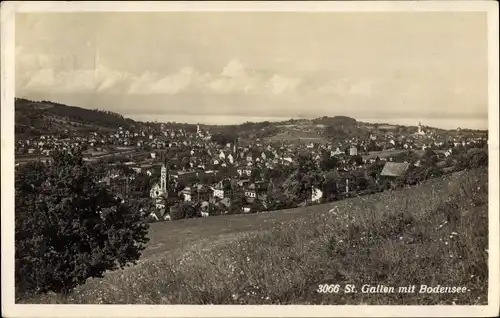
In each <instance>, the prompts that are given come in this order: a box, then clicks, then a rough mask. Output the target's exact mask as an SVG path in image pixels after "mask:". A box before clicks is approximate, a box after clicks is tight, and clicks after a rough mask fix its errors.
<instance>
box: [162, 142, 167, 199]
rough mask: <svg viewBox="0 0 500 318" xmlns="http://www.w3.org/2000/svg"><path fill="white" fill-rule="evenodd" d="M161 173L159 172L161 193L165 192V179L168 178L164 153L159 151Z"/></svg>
mask: <svg viewBox="0 0 500 318" xmlns="http://www.w3.org/2000/svg"><path fill="white" fill-rule="evenodd" d="M161 162H162V166H161V173H160V188H161V191H162V192H163V194H167V191H168V189H167V179H168V172H167V165H166V159H165V153H164V152H163V151H162V152H161Z"/></svg>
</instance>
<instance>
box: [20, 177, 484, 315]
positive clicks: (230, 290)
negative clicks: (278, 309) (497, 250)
mask: <svg viewBox="0 0 500 318" xmlns="http://www.w3.org/2000/svg"><path fill="white" fill-rule="evenodd" d="M487 178H488V173H487V169H485V168H482V169H476V170H470V171H462V172H457V173H454V174H452V175H447V176H445V177H442V178H439V179H434V180H429V181H427V182H424V183H422V184H420V185H418V186H415V187H409V188H404V189H399V190H394V191H386V192H383V193H378V194H375V195H371V196H366V197H357V198H351V199H346V200H343V201H339V202H334V203H329V204H323V205H315V206H309V207H306V208H298V209H292V210H284V211H275V212H268V213H259V214H248V215H233V216H227V215H226V216H217V217H209V218H203V219H185V220H179V221H173V222H163V223H155V224H152V225H151V228H150V232H149V236H150V242H149V243H148V247H147V249H146V250H145V251H144V253H143V256H142V258H141V260H140V261H139V263H138V264H137V265H134V266H131V267H128V268H125V269H124V270H117V271H113V272H109V273H107V274H106V275H105V276H104V277H103V278H93V279H89V280H88V281H87V282H86V283H85V284H84V285H81V286H79V287H77V288H76V289H75V290H74V291H72V292H71V293H70V294H67V295H62V294H46V295H44V296H40V297H37V298H36V299H30V300H27V301H23V302H24V303H78V304H335V305H344V304H369V305H376V304H385V305H390V304H396V305H397V304H400V305H403V304H404V305H416V304H425V305H435V304H449V305H451V304H457V305H458V304H464V305H465V304H466V305H472V304H486V303H487V288H488V267H487V265H488V179H487ZM325 284H327V285H330V284H331V285H332V286H335V285H339V286H340V291H339V292H338V293H336V292H334V291H333V290H334V288H331V289H329V291H327V292H325V293H319V292H317V291H318V288H319V285H325ZM346 284H352V285H354V286H356V289H357V292H356V293H345V289H344V286H345V285H346ZM363 284H371V285H372V286H376V285H377V284H383V285H385V286H393V287H395V288H396V290H397V289H398V287H400V286H408V285H413V284H414V285H416V286H417V290H416V291H415V293H376V294H373V293H372V294H367V293H362V292H361V287H362V285H363ZM421 284H425V285H428V286H437V285H441V286H459V287H461V286H464V287H466V289H467V291H466V292H465V293H459V294H450V293H448V294H444V293H443V294H439V293H438V294H428V293H418V289H419V288H418V287H419V286H420V285H421Z"/></svg>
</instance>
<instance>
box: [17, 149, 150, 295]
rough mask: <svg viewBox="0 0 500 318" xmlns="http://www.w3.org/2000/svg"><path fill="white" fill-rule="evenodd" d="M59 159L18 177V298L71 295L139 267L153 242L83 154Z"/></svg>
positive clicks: (140, 220)
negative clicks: (111, 273) (107, 275)
mask: <svg viewBox="0 0 500 318" xmlns="http://www.w3.org/2000/svg"><path fill="white" fill-rule="evenodd" d="M53 159H54V160H53V163H52V164H51V165H45V164H42V163H38V162H37V163H33V164H29V165H27V166H25V167H23V168H22V169H20V170H19V171H18V172H17V176H16V183H15V196H16V212H15V245H16V251H15V261H16V264H15V282H16V296H17V297H20V296H22V295H26V294H33V293H40V292H46V291H55V292H68V291H70V290H71V289H72V288H74V287H75V286H76V285H78V284H81V283H83V282H85V280H86V279H87V278H88V277H99V276H102V274H103V273H104V271H106V270H110V269H114V268H116V267H117V266H119V267H124V266H125V265H127V264H130V263H135V262H136V261H137V260H138V259H139V257H140V255H141V251H142V250H143V249H144V244H145V243H146V242H147V240H148V238H147V228H148V227H147V224H146V223H145V220H144V219H143V217H142V216H141V215H140V213H139V212H138V211H133V210H132V209H131V208H130V207H129V206H128V205H126V204H123V203H121V200H120V199H118V198H116V197H114V196H113V195H112V194H111V193H110V192H109V191H107V189H106V188H104V187H103V186H102V185H100V184H98V183H97V182H96V181H95V176H94V169H93V167H92V166H90V165H85V164H84V163H83V160H82V155H81V153H78V154H75V155H72V154H68V153H55V154H54V157H53Z"/></svg>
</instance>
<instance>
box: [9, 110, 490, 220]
mask: <svg viewBox="0 0 500 318" xmlns="http://www.w3.org/2000/svg"><path fill="white" fill-rule="evenodd" d="M51 120H52V122H54V121H63V122H64V121H68V118H64V117H60V118H57V117H56V118H55V119H54V118H52V119H51ZM77 125H78V124H75V126H77ZM127 126H128V127H123V126H118V127H116V128H115V129H100V128H96V129H86V130H85V131H84V132H79V131H78V130H77V129H75V130H74V131H72V129H71V128H70V129H64V130H61V131H59V130H58V131H56V132H53V133H42V134H32V135H30V136H29V138H26V137H24V138H23V137H19V138H17V140H16V146H15V147H16V148H15V153H16V166H19V165H23V164H25V163H26V162H30V161H32V160H41V161H46V162H50V160H51V155H52V154H53V152H54V151H69V152H71V151H75V150H79V151H82V155H83V160H84V161H86V162H88V163H89V164H92V165H96V166H99V169H98V171H99V174H98V176H97V179H98V181H99V182H101V183H103V184H105V185H106V186H107V187H108V188H109V189H111V191H112V192H113V193H114V194H116V195H117V196H118V197H120V198H122V200H123V201H133V202H138V204H139V205H138V207H140V208H139V209H140V211H141V213H143V214H146V215H147V216H148V218H149V220H150V221H162V220H175V219H181V218H190V217H208V216H212V215H220V214H239V213H259V212H266V211H273V210H279V209H284V208H292V207H297V206H305V205H310V204H317V203H324V202H331V201H335V200H340V199H342V198H347V197H353V196H360V195H365V194H372V193H376V192H380V191H384V190H386V189H390V188H394V187H397V186H405V185H413V184H416V183H418V182H420V181H423V180H425V179H428V178H431V177H437V176H441V175H443V174H446V173H451V172H453V171H457V170H460V169H462V168H463V165H471V164H472V165H474V164H476V165H481V164H482V163H481V162H483V163H484V162H486V161H485V160H487V149H486V148H485V147H487V133H486V132H484V131H472V130H465V129H464V130H461V129H460V128H457V129H456V130H442V129H437V128H432V127H427V126H425V125H422V124H421V123H418V125H416V126H415V127H405V126H399V125H389V124H377V123H362V122H357V121H356V120H355V119H352V118H348V117H343V116H337V117H333V118H330V117H321V118H317V119H312V120H308V119H304V120H290V121H287V122H280V123H269V122H267V123H265V124H262V123H246V124H243V125H241V126H242V127H243V126H245V127H247V128H248V127H250V129H249V130H248V129H247V130H245V129H242V128H240V129H236V130H234V129H233V130H232V131H229V130H228V129H226V131H225V130H224V127H223V126H222V127H221V126H215V127H213V126H207V125H200V124H176V123H156V122H154V123H151V122H148V123H139V122H134V124H133V125H127ZM260 127H262V128H260ZM49 131H50V129H49ZM235 131H236V132H235ZM353 131H354V132H353ZM256 132H257V133H256ZM263 132H264V133H263ZM351 132H353V133H351ZM474 158H475V159H474ZM485 158H486V159H485ZM471 161H474V162H475V163H471ZM297 163H300V164H299V166H301V167H299V169H296V166H297ZM304 167H308V168H307V169H306V170H308V171H302V172H301V171H298V170H300V169H304ZM298 174H299V175H298Z"/></svg>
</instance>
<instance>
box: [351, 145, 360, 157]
mask: <svg viewBox="0 0 500 318" xmlns="http://www.w3.org/2000/svg"><path fill="white" fill-rule="evenodd" d="M349 155H350V156H357V155H358V148H356V147H355V146H352V147H351V148H349Z"/></svg>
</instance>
